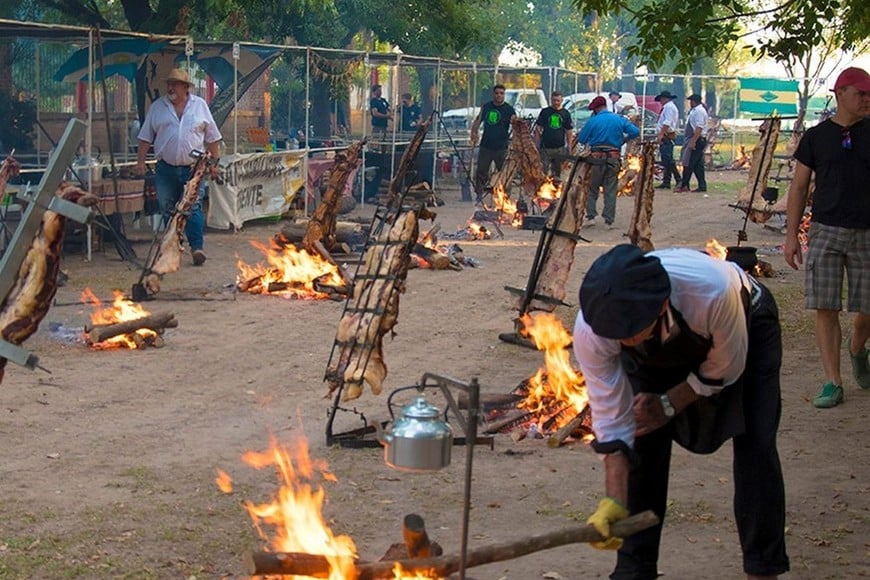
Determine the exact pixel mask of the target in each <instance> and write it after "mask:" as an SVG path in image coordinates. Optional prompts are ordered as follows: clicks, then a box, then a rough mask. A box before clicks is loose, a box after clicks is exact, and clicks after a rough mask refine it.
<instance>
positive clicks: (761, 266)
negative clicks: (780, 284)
mask: <svg viewBox="0 0 870 580" xmlns="http://www.w3.org/2000/svg"><path fill="white" fill-rule="evenodd" d="M704 251H705V252H706V253H707V254H708V255H710V256H713V257H714V258H717V259H719V260H727V259H728V254H729V252H731V253H733V254H734V255H733V256H732V261H733V262H735V263H737V264H739V265H740V266H741V267H744V268H745V267H746V266H745V264H744V263H743V261H744V260H750V261H752V260H753V259H754V261H755V262H756V263H755V264H754V265H752V266H751V267H749V269H747V272H748V273H749V274H751V275H752V276H754V277H756V278H773V277H774V276H775V275H776V271H775V270H774V269H773V266H772V265H771V264H770V262H765V261H764V260H759V259H757V257H755V248H752V247H748V246H731V247H726V246H723V245H722V244H721V243H719V240H717V239H716V238H710V239H709V240H707V242H706V243H705V244H704ZM750 256H751V258H750Z"/></svg>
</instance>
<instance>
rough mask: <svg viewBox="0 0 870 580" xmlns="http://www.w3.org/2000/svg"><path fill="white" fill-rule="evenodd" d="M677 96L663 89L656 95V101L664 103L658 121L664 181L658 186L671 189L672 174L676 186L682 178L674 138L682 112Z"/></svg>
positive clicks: (657, 132) (657, 128)
mask: <svg viewBox="0 0 870 580" xmlns="http://www.w3.org/2000/svg"><path fill="white" fill-rule="evenodd" d="M676 98H677V96H676V95H672V94H671V93H670V91H662V92H661V93H660V94H658V95H657V96H656V102H659V103H662V110H661V112H660V113H659V118H658V120H657V121H656V139H658V142H659V155H660V156H661V160H662V165H663V166H664V175H663V176H662V183H661V185H658V186H656V187H657V188H658V189H670V188H671V176H673V178H674V185H675V186H676V185H679V183H680V180H681V179H682V178H681V177H680V172H679V171H678V170H677V162H676V161H674V140H675V139H676V138H677V123H679V120H680V113H679V111H677V105H675V104H674V99H676Z"/></svg>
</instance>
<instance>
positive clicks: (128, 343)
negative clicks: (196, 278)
mask: <svg viewBox="0 0 870 580" xmlns="http://www.w3.org/2000/svg"><path fill="white" fill-rule="evenodd" d="M114 295H115V299H114V301H113V302H112V305H111V306H106V307H103V303H102V302H100V299H99V298H97V297H96V295H95V294H94V293H93V292H92V291H91V289H90V288H85V290H84V292H82V295H81V298H80V299H81V301H82V302H83V303H85V304H91V305H93V306H94V308H95V310H94V312H93V313H92V314H91V323H92V324H94V325H99V324H117V323H119V322H127V321H129V320H136V319H139V318H144V317H146V316H149V315H150V314H151V313H150V312H148V311H147V310H145V309H144V308H142V307H141V306H140V305H139V304H137V303H135V302H131V301H129V300H127V299H126V298H125V297H124V293H123V292H121V291H120V290H115V291H114ZM134 334H136V335H138V336H139V337H140V340H139V341H137V340H136V339H135V338H134V337H133V336H132V335H131V334H121V335H118V336H113V337H112V338H109V339H106V340H104V341H103V342H99V343H96V344H92V345H91V347H92V348H95V349H98V350H108V349H112V348H129V349H131V350H135V349H137V348H139V347H140V345H141V344H143V342H144V341H147V340H153V339H154V338H155V337H157V333H156V332H154V331H153V330H150V329H147V328H140V329H139V330H137V331H136V332H135V333H134Z"/></svg>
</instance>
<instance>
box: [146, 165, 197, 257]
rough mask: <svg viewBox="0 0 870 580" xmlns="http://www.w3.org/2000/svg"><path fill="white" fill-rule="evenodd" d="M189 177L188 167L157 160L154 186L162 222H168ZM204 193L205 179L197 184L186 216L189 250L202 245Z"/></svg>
mask: <svg viewBox="0 0 870 580" xmlns="http://www.w3.org/2000/svg"><path fill="white" fill-rule="evenodd" d="M188 179H190V167H188V166H184V165H182V166H178V167H177V166H175V165H169V164H168V163H165V162H163V161H158V162H157V167H156V169H155V171H154V186H155V188H156V189H157V203H158V204H159V205H160V213H161V214H162V215H163V223H164V224H166V223H168V222H169V218H171V217H172V214H173V213H175V205H176V204H177V203H178V202H179V200H181V196H182V195H183V194H184V184H185V183H187V180H188ZM204 193H205V181H203V182H202V183H201V184H200V186H199V197H198V199H197V200H196V203H195V204H194V206H193V208H191V210H190V214H189V216H188V218H187V225H186V226H185V228H184V235H186V236H187V243H188V244H190V250H191V251H193V250H201V249H202V246H203V230H204V228H205V217H203V215H202V196H203V195H204Z"/></svg>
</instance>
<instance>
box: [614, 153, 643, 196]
mask: <svg viewBox="0 0 870 580" xmlns="http://www.w3.org/2000/svg"><path fill="white" fill-rule="evenodd" d="M641 160H642V157H641V156H640V155H635V154H633V153H629V154H628V155H626V157H625V163H624V164H623V165H622V168H621V169H620V170H619V175H618V176H617V195H631V194H632V191H633V190H634V180H635V179H636V178H637V176H638V174H639V173H640V168H641Z"/></svg>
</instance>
